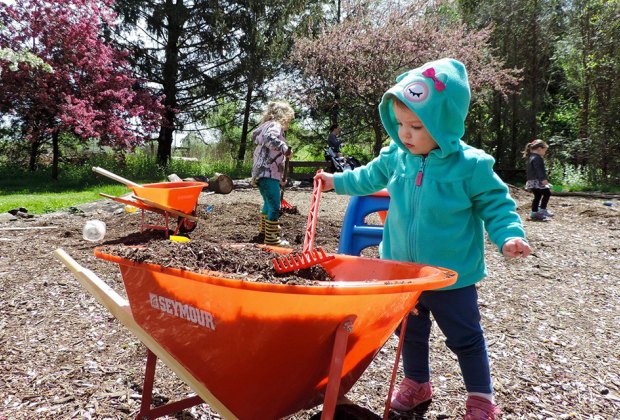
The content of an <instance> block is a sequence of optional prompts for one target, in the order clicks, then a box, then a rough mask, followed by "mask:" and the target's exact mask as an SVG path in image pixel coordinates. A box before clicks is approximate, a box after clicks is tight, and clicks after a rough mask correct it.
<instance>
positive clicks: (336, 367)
mask: <svg viewBox="0 0 620 420" xmlns="http://www.w3.org/2000/svg"><path fill="white" fill-rule="evenodd" d="M356 319H357V316H356V315H349V316H348V317H346V318H345V319H344V320H343V321H342V322H341V323H340V325H338V328H337V329H336V338H335V340H334V350H333V352H332V360H331V362H330V365H329V376H328V379H327V388H326V390H325V400H324V401H323V413H322V414H321V420H332V419H333V418H334V413H335V411H336V403H337V402H338V391H340V379H341V377H342V366H343V364H344V355H345V354H346V352H347V341H348V340H349V334H351V333H352V332H353V323H354V322H355V320H356Z"/></svg>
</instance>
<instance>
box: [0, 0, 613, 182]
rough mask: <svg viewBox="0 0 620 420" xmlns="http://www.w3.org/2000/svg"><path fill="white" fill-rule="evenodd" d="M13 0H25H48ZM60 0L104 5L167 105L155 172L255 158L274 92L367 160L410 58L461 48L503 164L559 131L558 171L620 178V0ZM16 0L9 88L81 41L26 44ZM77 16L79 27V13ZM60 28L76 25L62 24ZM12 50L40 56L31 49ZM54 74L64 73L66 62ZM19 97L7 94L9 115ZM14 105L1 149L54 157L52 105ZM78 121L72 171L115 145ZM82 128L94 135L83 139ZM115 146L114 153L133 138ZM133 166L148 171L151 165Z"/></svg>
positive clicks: (102, 37)
mask: <svg viewBox="0 0 620 420" xmlns="http://www.w3.org/2000/svg"><path fill="white" fill-rule="evenodd" d="M16 3H17V4H18V5H19V4H22V5H23V7H24V8H27V7H28V6H30V5H36V4H42V3H44V2H43V0H36V1H35V0H18V1H17V2H16ZM48 3H50V4H56V3H58V2H57V1H49V2H48ZM61 3H63V4H66V3H71V4H72V5H73V7H74V8H76V9H78V8H80V7H86V6H88V7H90V9H89V10H91V12H93V13H95V12H96V11H100V12H99V13H100V17H101V20H100V21H101V22H103V24H102V25H100V26H99V29H98V33H97V34H96V37H97V40H98V42H105V43H107V44H106V45H114V46H115V48H116V49H117V50H118V51H119V52H122V51H123V50H125V51H127V54H126V55H124V56H125V57H126V60H127V62H128V66H127V67H126V68H127V70H128V71H130V72H131V73H132V74H131V75H129V74H128V75H127V77H135V78H136V79H135V80H144V83H145V86H146V85H148V86H149V88H151V89H154V91H153V92H154V93H156V95H157V97H158V98H160V100H161V101H162V102H163V104H164V105H165V110H164V111H161V116H162V117H163V118H162V120H161V123H160V125H159V128H158V132H157V134H155V133H153V134H152V135H151V136H150V138H145V139H143V140H147V141H146V143H145V149H144V150H145V151H148V156H149V158H148V160H149V162H151V161H154V162H155V163H154V167H153V168H151V174H153V176H156V174H161V173H165V172H168V173H169V172H173V171H172V170H170V168H166V166H167V165H176V164H177V163H175V162H176V161H175V160H172V161H171V157H173V156H175V155H180V156H183V157H197V158H199V159H200V160H201V162H205V163H206V165H211V166H212V165H216V162H220V161H221V162H224V163H225V166H226V167H227V170H228V171H229V172H232V171H237V172H238V173H241V172H242V171H243V169H242V168H244V167H247V166H248V164H249V160H250V159H251V149H250V150H249V151H250V153H246V150H248V148H251V145H248V142H247V138H248V135H249V133H250V132H251V130H252V129H253V128H254V127H255V126H256V123H257V121H258V120H259V118H260V111H261V109H262V108H263V106H264V105H265V102H266V101H267V100H270V99H287V100H289V101H291V102H292V104H293V105H294V107H295V109H296V121H295V124H294V125H293V126H292V127H291V130H290V132H289V133H288V137H289V140H290V141H291V143H292V144H293V147H294V150H295V159H297V160H322V149H323V146H324V144H325V139H326V137H327V134H328V133H327V129H328V127H329V125H331V124H332V123H334V122H338V123H339V124H340V125H341V127H342V129H343V130H342V131H343V134H342V137H343V139H344V140H345V149H344V151H345V153H347V154H354V155H355V156H357V157H358V158H361V160H363V161H367V160H369V159H371V158H372V157H373V155H376V153H377V152H378V150H379V148H380V147H381V146H382V145H384V144H385V142H386V141H387V138H386V135H385V132H384V131H383V130H382V128H381V126H380V124H378V115H377V109H376V107H377V104H378V102H379V100H380V97H381V94H382V93H383V92H384V91H385V89H386V88H387V87H388V86H390V85H391V84H392V82H393V80H394V78H395V77H396V76H397V75H398V74H399V73H401V72H403V71H405V70H407V69H408V68H410V67H413V66H419V65H421V64H423V63H424V62H425V61H428V60H432V59H436V58H440V57H441V56H446V55H449V56H453V57H455V58H458V59H460V60H462V61H463V62H465V63H466V65H467V67H468V70H469V73H470V77H471V81H472V90H473V94H474V97H473V103H472V107H471V108H470V115H469V117H468V121H467V124H468V126H467V131H466V135H465V140H466V141H467V142H469V143H471V144H473V145H475V146H477V147H481V148H483V149H485V150H486V151H487V152H489V153H491V154H492V155H493V156H494V157H495V158H496V161H497V164H496V168H498V170H503V171H505V173H515V172H514V171H515V170H520V169H522V168H523V164H524V162H523V159H522V156H521V154H522V150H523V148H524V147H525V144H526V143H527V142H529V141H531V140H532V139H534V138H542V139H544V140H546V141H547V142H548V143H550V144H551V149H550V151H549V153H548V158H549V164H550V167H551V168H552V175H553V178H555V179H554V183H556V184H565V185H568V184H573V185H574V186H575V187H577V188H605V187H614V186H616V187H618V186H620V135H619V134H618V133H619V132H620V130H619V129H620V127H619V125H620V115H618V114H619V110H620V103H619V101H620V82H619V80H618V77H617V75H618V74H620V53H619V48H618V47H619V44H620V19H618V16H620V1H618V0H576V1H568V0H480V1H478V0H476V1H474V0H443V1H442V0H439V1H423V0H420V1H392V0H384V1H366V0H361V1H350V0H332V1H319V0H312V1H311V0H296V1H295V2H290V1H282V0H271V1H258V0H235V1H223V2H217V3H215V2H212V1H209V0H194V1H190V0H177V1H175V2H172V1H169V0H149V1H124V0H117V1H116V2H114V1H112V0H70V1H69V2H67V1H65V2H61ZM12 7H14V6H9V5H7V4H4V3H1V4H0V16H2V18H3V22H5V24H4V25H5V26H4V27H2V26H0V48H4V50H3V51H4V53H3V54H2V55H0V62H1V65H2V73H1V74H0V87H2V88H3V89H5V88H6V87H7V86H10V85H8V84H7V83H9V82H10V80H11V78H15V77H16V75H15V72H18V73H19V72H21V73H22V74H43V73H45V72H46V70H44V69H43V68H41V64H40V62H37V61H36V59H33V58H36V57H38V58H39V59H41V60H42V62H43V63H46V64H48V65H50V66H51V67H52V69H53V68H54V67H58V66H60V67H62V66H63V65H65V64H66V63H67V62H70V61H69V60H70V58H69V56H67V55H66V54H67V53H68V52H70V51H72V50H71V48H73V47H74V45H71V42H70V41H67V43H66V45H64V46H60V47H59V48H60V49H61V50H62V51H60V50H59V51H58V52H59V53H60V52H63V53H64V55H63V54H58V55H55V56H54V59H55V60H56V61H54V60H52V59H51V58H50V57H51V56H49V55H44V54H40V53H39V54H38V51H37V50H33V49H32V48H28V49H27V47H29V46H30V44H28V43H24V42H21V43H16V42H15V41H16V40H18V39H19V38H17V37H18V34H20V31H15V30H13V28H11V30H7V27H6V25H7V23H10V24H11V25H22V27H27V26H28V25H29V24H30V21H29V20H30V19H33V18H34V17H33V15H29V14H28V13H23V14H21V15H19V16H18V15H16V14H15V13H13V12H11V11H12V10H13V9H11V8H12ZM109 10H114V11H116V13H118V17H117V18H116V19H115V22H120V25H118V26H114V25H113V24H112V22H111V19H110V18H109V15H108V14H107V13H109V12H108V11H109ZM104 12H105V13H104ZM16 16H18V17H19V19H17V18H16ZM9 17H11V18H12V19H13V20H12V21H11V20H10V19H9ZM61 23H62V22H59V23H58V25H60V24H61ZM65 24H66V25H67V30H66V31H65V32H67V31H69V29H70V28H71V26H70V25H71V24H72V21H71V20H67V22H65ZM54 30H55V31H56V32H58V33H61V32H62V31H63V29H62V26H56V27H55V29H54ZM45 36H46V35H44V32H43V30H41V31H39V32H38V33H37V32H36V31H35V32H31V33H30V34H29V37H30V38H29V39H31V40H32V43H31V44H32V45H38V44H39V43H41V42H42V41H43V39H44V38H45ZM106 48H109V47H106ZM8 51H11V52H10V53H9V52H8ZM13 52H14V53H15V54H21V57H26V54H34V56H28V57H30V58H29V59H28V60H26V59H24V58H22V60H23V62H20V59H19V58H15V57H16V56H15V55H14V54H13ZM39 52H40V51H39ZM123 54H125V53H123ZM17 57H19V56H17ZM63 57H64V58H63ZM87 61H88V60H81V61H80V60H78V61H77V62H76V63H77V64H74V67H75V72H77V73H73V75H74V76H67V77H72V79H71V78H70V79H68V80H67V82H68V83H69V84H68V86H73V85H72V81H75V74H82V73H81V72H86V71H87V70H88V64H89V63H88V62H87ZM17 62H19V63H20V64H19V65H17V66H16V63H17ZM80 66H83V67H80ZM45 74H56V75H55V76H54V77H58V74H57V72H54V73H45ZM61 74H64V73H62V72H61ZM20 77H22V76H20ZM46 77H51V76H46ZM109 77H112V76H109ZM104 78H105V77H104ZM38 89H41V92H42V93H46V94H49V93H50V92H47V91H46V89H48V90H50V91H51V90H52V89H53V87H52V86H51V85H49V86H47V87H46V86H43V85H39V87H38ZM25 92H26V91H25ZM18 93H19V92H18ZM24 98H26V97H24ZM25 100H26V99H24V101H25ZM27 101H28V102H27V103H30V104H35V103H36V102H37V98H36V97H33V96H32V95H31V96H30V97H28V99H27ZM24 103H26V102H24ZM8 112H9V111H8V109H7V108H2V109H0V113H2V114H3V115H8ZM23 115H24V116H25V117H26V116H28V115H29V114H27V113H24V114H23ZM65 120H66V119H61V121H65ZM4 121H5V124H4V126H3V128H2V131H1V132H0V149H2V151H3V152H4V154H5V156H10V160H5V161H4V162H5V163H6V162H10V163H11V165H17V166H19V167H20V168H26V167H27V166H28V164H30V167H31V169H37V168H40V169H41V170H46V168H48V167H49V165H50V164H51V163H52V161H51V159H50V154H52V155H53V153H52V152H53V150H50V149H51V148H50V146H49V145H50V143H46V142H43V143H42V144H40V145H39V147H40V148H39V149H38V153H37V154H36V156H34V159H35V163H36V164H35V165H33V164H32V159H33V152H32V150H33V139H32V136H29V135H28V133H30V132H32V130H34V129H36V128H37V122H39V123H40V121H41V119H40V118H39V119H30V120H29V119H28V118H23V119H22V120H21V121H20V123H19V124H16V123H15V122H11V121H8V120H6V119H4ZM73 121H74V122H75V123H76V124H77V125H79V124H78V123H80V122H82V121H81V120H80V119H79V118H77V119H75V118H74V120H73ZM76 124H72V125H64V126H62V125H54V126H53V127H58V128H59V130H58V131H60V132H59V139H60V147H59V150H58V155H59V156H58V159H59V165H60V167H61V168H63V169H62V170H65V171H69V170H70V169H69V168H71V164H72V162H73V163H75V159H77V156H76V155H79V154H80V153H94V152H97V153H98V152H100V151H101V150H104V149H102V148H101V145H102V144H105V141H104V140H105V133H99V132H96V131H95V132H92V131H91V132H89V134H88V136H86V137H87V139H85V138H84V136H82V135H81V133H76V132H75V130H74V127H75V126H76ZM60 128H61V129H60ZM29 130H30V131H29ZM85 140H88V144H90V146H89V147H85V148H83V149H80V148H79V147H77V145H79V144H83V143H84V141H85ZM119 144H122V141H120V142H119ZM175 148H178V149H177V150H176V151H175ZM115 149H116V150H115V151H114V153H115V154H113V156H114V158H115V159H117V158H119V156H122V155H123V154H125V153H126V151H125V150H123V148H122V147H117V148H115ZM106 150H107V149H106ZM145 153H146V152H145ZM127 156H130V155H127ZM87 158H88V156H87ZM81 159H82V160H83V159H84V157H82V158H81ZM120 161H121V162H122V161H123V160H122V159H121V160H120ZM201 164H203V163H201ZM149 165H150V164H149ZM235 168H237V169H235ZM132 170H134V171H138V172H137V173H136V174H139V173H140V172H139V171H140V168H139V167H133V168H132ZM194 170H195V171H205V170H206V169H205V167H194V168H192V171H194ZM511 171H512V172H511ZM138 177H139V175H138ZM577 180H578V181H577Z"/></svg>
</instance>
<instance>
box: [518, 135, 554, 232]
mask: <svg viewBox="0 0 620 420" xmlns="http://www.w3.org/2000/svg"><path fill="white" fill-rule="evenodd" d="M548 148H549V146H548V145H547V143H545V142H544V141H542V140H539V139H536V140H534V141H532V142H531V143H528V144H527V145H526V146H525V150H524V151H523V157H524V158H525V159H527V182H526V183H525V189H526V190H528V191H531V192H532V193H533V194H534V199H533V200H532V212H531V213H530V218H531V219H532V220H538V221H541V222H544V221H546V220H547V219H548V218H549V217H552V216H553V214H552V213H549V211H547V204H548V203H549V197H551V189H550V187H551V184H550V183H549V180H548V179H547V170H546V169H545V160H544V157H545V153H547V149H548Z"/></svg>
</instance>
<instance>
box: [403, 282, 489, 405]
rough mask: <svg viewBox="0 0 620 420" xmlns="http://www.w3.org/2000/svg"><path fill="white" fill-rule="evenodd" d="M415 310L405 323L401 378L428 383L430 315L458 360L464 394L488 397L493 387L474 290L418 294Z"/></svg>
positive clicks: (465, 288)
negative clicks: (474, 393)
mask: <svg viewBox="0 0 620 420" xmlns="http://www.w3.org/2000/svg"><path fill="white" fill-rule="evenodd" d="M416 309H417V311H418V314H417V315H414V314H409V317H408V319H407V331H406V332H405V337H404V342H403V369H404V372H405V377H407V378H409V379H413V380H414V381H416V382H418V383H424V382H428V381H429V380H430V366H429V339H430V333H431V319H430V314H432V315H433V318H434V319H435V321H436V322H437V325H438V326H439V328H440V329H441V331H442V332H443V334H444V335H445V337H446V345H447V346H448V347H449V348H450V350H452V351H453V352H454V354H456V356H457V358H458V361H459V365H460V367H461V373H462V374H463V380H464V381H465V388H466V389H467V391H468V392H480V393H483V394H491V393H492V392H493V386H492V384H491V372H490V369H489V357H488V354H487V347H486V343H485V341H484V335H483V331H482V327H481V326H480V311H479V310H478V291H477V290H476V286H475V285H472V286H468V287H463V288H461V289H454V290H445V291H426V292H422V294H421V295H420V299H419V300H418V304H417V305H416ZM397 333H399V331H398V330H397Z"/></svg>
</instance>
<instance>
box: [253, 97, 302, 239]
mask: <svg viewBox="0 0 620 420" xmlns="http://www.w3.org/2000/svg"><path fill="white" fill-rule="evenodd" d="M293 118H295V111H293V108H291V106H290V105H289V104H288V103H287V102H282V101H276V102H270V103H269V104H268V105H267V108H266V109H265V112H264V113H263V117H262V120H261V124H260V126H258V128H256V130H254V131H253V132H252V140H253V141H254V143H255V144H256V149H254V162H253V165H252V182H253V183H254V184H255V185H258V189H259V191H260V193H261V195H262V197H263V208H262V209H261V213H260V222H259V237H260V238H261V239H262V238H264V243H265V245H276V246H287V245H289V243H288V242H287V241H285V240H283V239H281V238H280V233H279V232H280V225H279V223H278V220H279V218H280V203H281V196H280V188H281V187H282V185H281V183H282V180H283V179H284V164H285V162H286V159H287V158H288V157H289V156H291V154H292V149H291V148H290V146H289V145H288V144H287V143H286V138H285V137H284V133H285V132H286V130H287V129H288V126H289V124H290V123H291V121H292V120H293Z"/></svg>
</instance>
